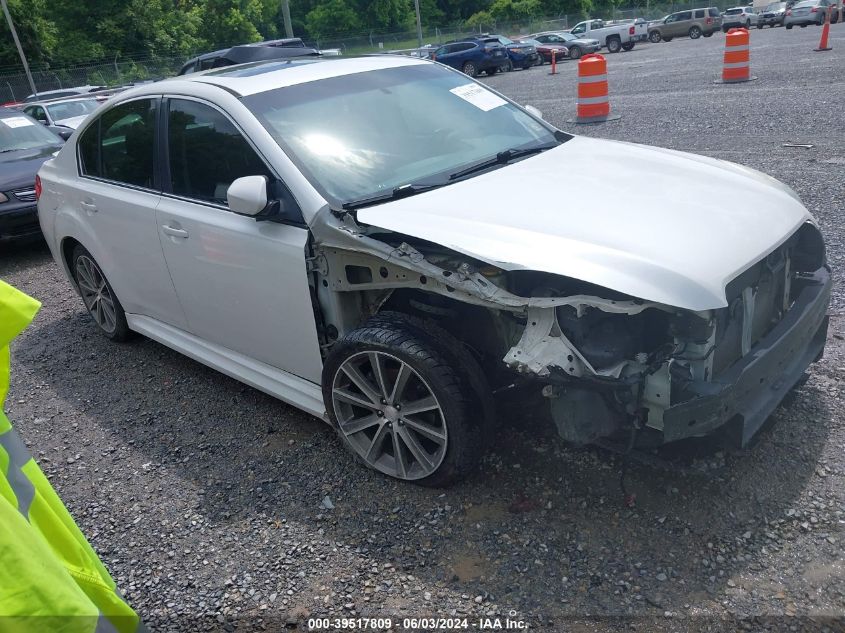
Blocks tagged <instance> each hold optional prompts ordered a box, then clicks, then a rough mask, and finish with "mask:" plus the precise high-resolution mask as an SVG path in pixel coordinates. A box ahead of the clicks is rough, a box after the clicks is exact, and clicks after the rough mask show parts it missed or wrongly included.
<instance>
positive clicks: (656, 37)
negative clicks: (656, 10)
mask: <svg viewBox="0 0 845 633" xmlns="http://www.w3.org/2000/svg"><path fill="white" fill-rule="evenodd" d="M661 39H663V38H661V37H660V31H652V32H651V33H649V34H648V41H649V42H651V43H652V44H657V43H658V42H659V41H660V40H661Z"/></svg>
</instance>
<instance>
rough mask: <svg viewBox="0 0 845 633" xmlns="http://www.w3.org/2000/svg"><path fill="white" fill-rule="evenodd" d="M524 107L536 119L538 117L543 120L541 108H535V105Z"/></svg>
mask: <svg viewBox="0 0 845 633" xmlns="http://www.w3.org/2000/svg"><path fill="white" fill-rule="evenodd" d="M523 107H524V108H525V109H526V110H527V111H528V112H530V113H531V114H533V115H534V116H535V117H537V118H538V119H542V118H543V113H542V112H541V111H540V110H539V108H535V107H534V106H533V105H526V106H523Z"/></svg>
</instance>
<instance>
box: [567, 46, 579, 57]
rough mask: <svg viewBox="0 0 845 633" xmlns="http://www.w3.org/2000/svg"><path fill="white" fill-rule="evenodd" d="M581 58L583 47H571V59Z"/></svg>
mask: <svg viewBox="0 0 845 633" xmlns="http://www.w3.org/2000/svg"><path fill="white" fill-rule="evenodd" d="M580 58H581V48H580V47H578V46H572V47H570V48H569V59H580Z"/></svg>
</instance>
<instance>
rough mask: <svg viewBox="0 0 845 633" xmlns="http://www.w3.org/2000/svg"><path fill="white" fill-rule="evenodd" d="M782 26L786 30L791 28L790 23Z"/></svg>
mask: <svg viewBox="0 0 845 633" xmlns="http://www.w3.org/2000/svg"><path fill="white" fill-rule="evenodd" d="M784 28H785V29H786V30H787V31H789V30H791V29H792V25H791V24H786V25H784Z"/></svg>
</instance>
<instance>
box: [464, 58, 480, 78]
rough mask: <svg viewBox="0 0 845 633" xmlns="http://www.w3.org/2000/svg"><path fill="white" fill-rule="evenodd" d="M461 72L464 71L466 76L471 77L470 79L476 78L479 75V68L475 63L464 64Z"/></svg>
mask: <svg viewBox="0 0 845 633" xmlns="http://www.w3.org/2000/svg"><path fill="white" fill-rule="evenodd" d="M461 70H463V71H464V74H465V75H469V76H470V77H476V76H477V75H478V67H477V66H476V65H475V63H473V62H464V65H463V67H462V68H461Z"/></svg>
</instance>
